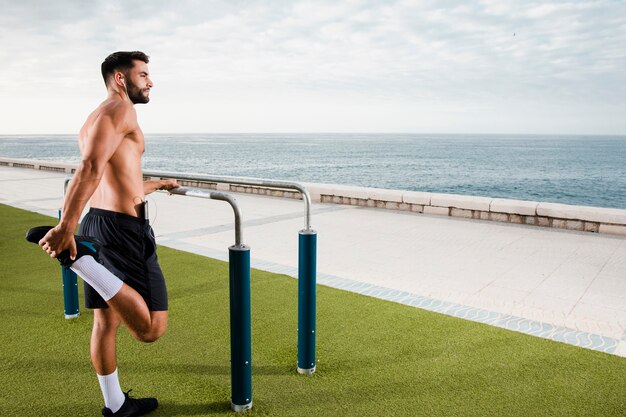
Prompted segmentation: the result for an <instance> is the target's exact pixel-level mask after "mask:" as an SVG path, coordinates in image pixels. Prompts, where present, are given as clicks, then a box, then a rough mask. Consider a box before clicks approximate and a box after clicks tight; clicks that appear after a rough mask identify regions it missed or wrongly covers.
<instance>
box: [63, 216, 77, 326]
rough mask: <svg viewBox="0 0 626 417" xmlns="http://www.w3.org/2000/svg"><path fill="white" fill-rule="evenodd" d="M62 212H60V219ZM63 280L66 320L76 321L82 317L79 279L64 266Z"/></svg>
mask: <svg viewBox="0 0 626 417" xmlns="http://www.w3.org/2000/svg"><path fill="white" fill-rule="evenodd" d="M60 218H61V210H59V219H60ZM61 276H62V278H63V307H64V313H65V318H66V319H75V318H77V317H78V316H80V306H79V304H78V278H77V276H76V273H75V272H74V271H72V270H71V269H69V268H66V267H64V266H62V267H61Z"/></svg>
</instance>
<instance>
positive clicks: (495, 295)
mask: <svg viewBox="0 0 626 417" xmlns="http://www.w3.org/2000/svg"><path fill="white" fill-rule="evenodd" d="M64 178H65V174H56V173H50V172H41V171H34V170H30V169H19V168H7V167H0V185H1V186H0V203H4V204H9V205H13V206H16V207H21V208H25V209H28V210H32V211H37V212H41V213H44V214H48V215H51V216H54V215H56V212H57V210H58V208H59V206H60V204H61V199H62V188H63V180H64ZM235 197H236V198H237V200H238V201H239V203H240V205H241V207H242V212H243V216H244V233H243V239H244V242H245V243H246V244H248V245H250V246H251V248H252V253H251V256H252V264H253V267H255V268H259V269H265V270H269V271H273V272H280V273H285V274H288V275H291V276H296V275H297V241H298V230H300V229H302V227H303V203H302V202H300V201H293V200H288V199H277V198H270V197H261V196H251V195H244V194H235ZM149 201H150V205H151V209H152V210H151V213H152V214H151V218H152V219H153V224H154V228H155V230H156V233H157V239H158V242H159V243H160V244H163V245H166V246H171V247H175V248H179V249H183V250H188V251H190V252H195V253H199V254H203V255H207V256H211V257H214V258H218V259H226V257H227V247H228V246H230V245H232V244H233V241H234V233H233V214H232V211H231V209H230V207H229V206H228V205H227V204H226V203H223V202H219V201H209V200H204V199H198V198H192V197H181V196H168V195H165V194H160V193H155V194H153V195H151V196H150V197H149ZM312 225H313V227H314V229H316V230H317V231H318V266H317V269H318V283H320V284H323V285H328V286H331V287H336V288H341V289H344V290H348V291H352V292H357V293H360V294H365V295H369V296H373V297H378V298H382V299H386V300H390V301H394V302H399V303H402V304H406V305H411V306H415V307H419V308H423V309H426V310H431V311H435V312H439V313H443V314H448V315H452V316H455V317H461V318H465V319H468V320H473V321H479V322H482V323H487V324H490V325H494V326H498V327H504V328H507V329H510V330H515V331H520V332H523V333H528V334H532V335H535V336H539V337H544V338H548V339H552V340H555V341H559V342H565V343H570V344H573V345H577V346H581V347H585V348H590V349H596V350H601V351H604V352H607V353H613V354H617V355H620V356H626V239H625V238H623V237H615V236H607V235H597V234H591V233H582V232H571V231H563V230H556V229H543V228H536V227H528V226H523V225H510V224H499V223H493V222H484V221H477V220H466V219H455V218H449V217H438V216H429V215H424V214H414V213H406V212H397V211H388V210H384V209H383V210H381V209H367V208H361V207H353V206H338V205H333V204H315V205H314V210H313V217H312ZM295 296H296V295H295V294H294V297H295ZM294 314H295V312H294Z"/></svg>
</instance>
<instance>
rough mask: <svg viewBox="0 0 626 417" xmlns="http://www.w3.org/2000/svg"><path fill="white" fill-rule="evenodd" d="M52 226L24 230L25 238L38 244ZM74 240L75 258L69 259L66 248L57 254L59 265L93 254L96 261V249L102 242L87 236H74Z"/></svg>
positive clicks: (67, 264) (70, 263)
mask: <svg viewBox="0 0 626 417" xmlns="http://www.w3.org/2000/svg"><path fill="white" fill-rule="evenodd" d="M52 228H53V226H38V227H33V228H32V229H29V230H28V232H26V240H27V241H29V242H31V243H35V244H39V241H40V240H41V239H43V237H44V236H45V235H46V233H48V231H49V230H50V229H52ZM74 240H75V241H76V259H71V258H70V250H69V249H66V250H64V251H63V252H61V253H59V254H58V255H57V260H58V261H59V262H60V263H61V265H63V266H66V267H69V266H70V265H72V264H73V263H74V262H75V261H77V260H78V259H79V258H81V257H83V256H86V255H89V256H93V258H94V259H95V260H96V261H99V259H98V251H99V250H100V247H102V243H101V242H100V241H98V239H96V238H93V237H89V236H74Z"/></svg>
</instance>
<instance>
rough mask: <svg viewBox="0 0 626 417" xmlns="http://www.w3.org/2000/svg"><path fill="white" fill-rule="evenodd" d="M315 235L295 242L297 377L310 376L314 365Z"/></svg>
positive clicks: (304, 232) (307, 232)
mask: <svg viewBox="0 0 626 417" xmlns="http://www.w3.org/2000/svg"><path fill="white" fill-rule="evenodd" d="M316 258H317V233H316V232H315V231H314V230H311V229H306V230H301V231H300V234H299V239H298V373H301V374H306V375H311V374H312V373H314V372H315V370H316V365H315V332H316V328H315V327H316V324H315V315H316V311H315V310H316V306H315V304H316Z"/></svg>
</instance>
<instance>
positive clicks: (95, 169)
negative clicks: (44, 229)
mask: <svg viewBox="0 0 626 417" xmlns="http://www.w3.org/2000/svg"><path fill="white" fill-rule="evenodd" d="M116 119H117V120H116ZM124 125H125V123H124V117H123V115H118V117H116V115H100V116H99V117H98V119H97V120H96V121H95V122H94V124H93V125H92V126H91V128H90V129H89V133H88V135H87V137H86V138H85V139H84V141H83V148H82V152H81V153H82V162H81V163H80V165H79V167H78V169H77V170H76V172H75V173H74V177H73V178H72V181H70V183H69V185H68V187H67V192H66V195H65V201H64V203H63V211H62V216H61V220H60V221H59V224H58V225H57V226H56V227H55V228H53V229H51V230H50V231H49V232H48V233H47V234H46V236H44V237H43V239H41V241H39V245H40V246H41V247H42V248H43V250H45V251H46V252H48V254H49V255H50V256H51V257H53V258H54V257H56V256H57V255H58V254H59V253H61V252H63V251H64V250H65V249H67V248H69V249H70V256H71V257H72V258H73V257H74V256H75V255H76V244H75V242H74V231H75V230H76V226H77V224H78V220H79V219H80V215H81V213H82V212H83V210H84V208H85V206H86V205H87V202H88V201H89V199H90V198H91V196H92V195H93V193H94V192H95V191H96V188H98V184H100V180H101V178H102V175H103V174H104V170H105V168H106V165H107V163H108V161H109V160H110V159H111V157H112V156H113V154H114V153H115V151H116V150H117V148H118V147H119V145H120V143H121V142H122V140H123V139H124V136H125V134H126V132H125V131H124Z"/></svg>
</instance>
